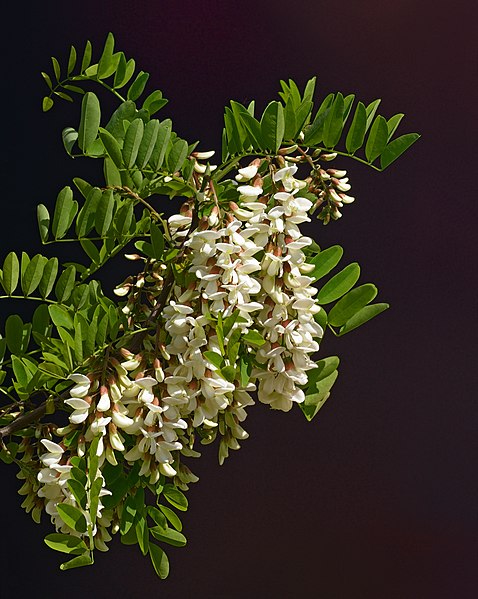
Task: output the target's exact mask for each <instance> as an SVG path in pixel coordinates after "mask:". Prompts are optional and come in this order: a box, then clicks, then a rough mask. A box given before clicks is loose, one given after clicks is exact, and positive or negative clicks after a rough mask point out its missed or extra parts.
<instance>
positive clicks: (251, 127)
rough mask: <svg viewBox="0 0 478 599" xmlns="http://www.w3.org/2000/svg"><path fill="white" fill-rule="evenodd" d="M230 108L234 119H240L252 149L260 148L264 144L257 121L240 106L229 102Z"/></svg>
mask: <svg viewBox="0 0 478 599" xmlns="http://www.w3.org/2000/svg"><path fill="white" fill-rule="evenodd" d="M231 107H232V112H233V113H234V115H235V116H236V118H238V119H240V121H241V123H242V125H243V127H244V129H245V130H246V131H247V134H248V135H249V138H250V142H251V145H252V147H253V148H255V149H260V148H262V146H263V145H264V144H263V141H262V134H261V124H260V123H259V121H258V120H257V119H256V118H254V116H253V115H252V114H251V113H250V112H249V111H248V110H247V109H246V108H245V107H244V106H243V105H242V104H239V103H238V102H234V101H232V100H231ZM284 128H285V121H284Z"/></svg>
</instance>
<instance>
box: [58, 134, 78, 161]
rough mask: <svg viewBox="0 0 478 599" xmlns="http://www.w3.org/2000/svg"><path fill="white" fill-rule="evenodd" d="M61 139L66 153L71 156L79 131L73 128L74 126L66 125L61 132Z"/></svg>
mask: <svg viewBox="0 0 478 599" xmlns="http://www.w3.org/2000/svg"><path fill="white" fill-rule="evenodd" d="M61 139H62V141H63V147H64V148H65V150H66V153H67V154H68V155H69V156H71V151H72V150H73V146H74V145H75V142H76V140H77V139H78V131H76V130H75V129H73V127H66V128H65V129H63V131H62V132H61Z"/></svg>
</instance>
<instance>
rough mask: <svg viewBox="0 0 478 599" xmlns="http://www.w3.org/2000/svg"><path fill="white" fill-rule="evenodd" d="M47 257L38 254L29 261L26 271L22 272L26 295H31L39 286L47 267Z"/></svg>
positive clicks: (23, 287) (23, 288)
mask: <svg viewBox="0 0 478 599" xmlns="http://www.w3.org/2000/svg"><path fill="white" fill-rule="evenodd" d="M47 262H48V260H47V258H45V257H44V256H42V255H40V254H36V256H33V258H32V259H31V260H30V262H29V263H28V266H27V268H26V269H25V272H24V273H23V274H22V281H21V283H22V290H23V294H24V295H25V296H29V295H31V294H32V293H33V292H34V291H35V289H36V288H37V287H38V285H39V283H40V281H41V278H42V276H43V269H44V268H45V265H46V263H47Z"/></svg>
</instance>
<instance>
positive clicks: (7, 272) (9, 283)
mask: <svg viewBox="0 0 478 599" xmlns="http://www.w3.org/2000/svg"><path fill="white" fill-rule="evenodd" d="M19 275H20V263H19V261H18V256H17V255H16V254H15V252H10V253H9V254H8V255H7V257H6V258H5V261H4V263H3V277H2V285H3V288H4V289H5V293H6V294H7V295H12V293H13V292H14V291H15V289H16V288H17V285H18V277H19Z"/></svg>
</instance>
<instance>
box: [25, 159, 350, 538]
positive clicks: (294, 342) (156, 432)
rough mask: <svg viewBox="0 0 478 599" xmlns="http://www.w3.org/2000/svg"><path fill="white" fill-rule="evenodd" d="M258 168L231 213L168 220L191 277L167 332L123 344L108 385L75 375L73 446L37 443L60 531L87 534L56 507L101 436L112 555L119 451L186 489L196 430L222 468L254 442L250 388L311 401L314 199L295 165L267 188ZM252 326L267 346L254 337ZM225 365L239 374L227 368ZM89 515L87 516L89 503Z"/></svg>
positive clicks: (278, 399) (176, 296)
mask: <svg viewBox="0 0 478 599" xmlns="http://www.w3.org/2000/svg"><path fill="white" fill-rule="evenodd" d="M207 157H209V155H208V156H207ZM259 164H260V162H259V161H258V160H255V161H253V162H252V163H251V164H250V165H249V166H247V167H245V168H240V169H239V171H238V173H237V175H236V182H237V186H236V190H237V198H236V200H235V201H231V202H230V203H229V210H224V209H219V208H218V206H217V205H216V206H215V207H214V209H213V210H212V211H211V212H210V215H209V216H208V218H207V219H202V220H201V221H200V223H199V226H197V228H195V230H193V231H192V232H190V231H189V229H190V227H191V223H192V214H191V211H187V210H186V211H184V210H183V211H182V212H181V213H180V214H177V215H174V216H172V217H171V218H169V221H168V225H169V229H170V232H171V234H172V237H173V241H174V242H175V243H176V244H177V246H178V247H181V248H182V252H183V255H184V256H185V257H186V258H187V259H188V260H189V266H188V267H187V269H188V273H190V274H191V275H193V279H192V280H193V283H190V284H188V285H187V286H185V287H182V286H180V285H179V284H177V283H176V284H174V285H173V286H172V289H171V293H170V295H169V299H168V301H167V303H166V305H165V307H164V308H163V310H162V312H161V314H160V316H159V319H160V322H159V323H158V324H160V325H161V328H162V330H163V331H165V335H166V337H165V341H164V342H161V344H160V348H159V349H160V351H159V352H158V354H157V355H155V356H154V359H150V358H147V357H146V354H144V355H142V354H141V353H139V354H137V355H133V354H132V353H130V352H128V351H127V350H125V349H123V350H121V351H122V354H121V357H120V359H119V360H116V359H114V358H110V364H112V365H113V370H114V372H113V374H111V372H110V373H109V374H108V377H107V379H106V380H103V381H101V380H100V378H99V376H96V377H95V376H93V375H92V374H89V373H87V374H80V373H75V374H71V375H70V379H71V380H72V381H73V382H74V386H73V387H72V388H71V389H70V390H69V394H70V397H69V398H68V399H66V400H65V401H64V404H65V405H66V406H67V408H68V410H69V424H68V425H67V426H66V427H63V428H62V429H57V434H58V435H67V434H69V433H71V432H72V431H73V430H78V431H79V436H78V442H77V447H74V448H73V447H72V448H68V447H66V446H65V443H64V442H61V441H60V442H59V443H56V442H54V441H52V440H51V439H42V441H41V442H42V444H43V446H44V447H45V449H46V453H43V454H42V455H41V456H40V460H41V463H42V465H43V468H42V469H41V470H40V472H39V474H38V477H37V479H38V483H39V485H38V488H37V489H36V493H37V495H38V497H39V498H42V499H43V500H44V509H45V511H46V512H47V513H48V514H49V515H50V516H51V520H52V523H53V524H54V525H55V527H56V529H57V531H60V532H63V533H69V534H72V535H76V536H81V535H80V533H78V532H77V531H75V530H73V529H71V528H70V527H69V526H68V525H67V524H66V523H65V522H64V521H63V520H62V517H61V515H60V513H59V512H58V505H59V504H60V503H64V504H70V505H74V506H75V507H77V508H81V506H78V505H77V503H76V501H75V497H74V495H73V494H72V492H71V490H70V489H69V486H68V484H67V482H68V480H69V479H70V472H71V468H72V464H71V459H72V457H73V456H74V455H78V456H79V457H82V456H84V455H85V452H86V448H87V446H88V444H89V443H91V441H92V440H93V439H94V438H95V437H98V436H99V443H98V447H97V451H96V454H97V457H98V459H99V470H98V473H97V475H96V477H97V478H98V477H99V478H101V479H102V483H101V485H102V486H101V491H100V502H99V505H98V518H97V522H96V525H95V528H94V531H93V535H94V542H95V546H96V547H97V548H98V549H100V550H106V549H107V547H106V544H105V542H107V541H109V540H110V539H111V535H110V532H116V531H117V529H118V515H117V514H116V513H115V511H114V510H105V509H103V506H102V504H101V497H104V496H105V495H108V494H110V491H109V490H108V489H107V488H106V487H105V481H104V479H103V477H102V474H101V467H102V465H103V464H105V463H110V464H111V465H113V466H114V465H116V464H117V463H118V462H117V453H120V454H123V459H124V460H126V461H127V462H128V463H130V464H134V463H136V462H138V463H139V464H140V471H139V476H143V477H145V478H146V479H147V480H148V481H149V482H150V483H151V484H154V483H156V482H157V481H158V480H159V478H160V476H161V475H164V476H166V477H170V478H172V479H173V480H174V483H175V484H176V485H177V486H178V487H179V488H183V489H187V484H188V483H190V482H195V481H196V480H197V477H195V476H194V474H192V472H191V471H190V470H189V468H187V466H185V465H183V464H182V463H181V459H180V458H181V455H183V456H186V457H187V456H197V455H199V454H197V452H195V451H194V450H193V449H192V447H193V443H194V434H195V430H197V431H201V433H202V435H201V436H202V438H203V439H204V440H205V441H207V440H208V439H209V440H213V439H214V438H215V437H216V435H217V434H218V433H219V435H220V444H219V461H220V463H222V462H223V461H224V459H225V458H226V457H227V455H228V451H229V449H238V448H239V447H240V445H239V442H240V441H241V440H244V439H246V438H247V437H248V434H247V432H246V431H245V430H244V428H243V427H242V423H243V421H244V420H245V418H246V415H247V413H246V408H247V407H248V406H250V405H252V404H254V401H253V398H252V395H251V393H253V392H256V394H257V399H258V400H259V401H260V402H262V403H264V404H268V405H270V406H271V408H274V409H278V410H282V411H288V410H290V409H291V408H292V406H293V404H294V403H301V402H303V401H304V399H305V396H304V391H303V389H302V387H303V386H304V385H305V384H306V383H307V380H308V376H307V373H308V371H309V370H311V369H313V368H315V367H316V365H315V363H314V361H313V360H312V354H314V353H316V352H317V351H318V349H319V341H320V339H321V338H322V335H323V330H322V328H321V326H320V325H319V324H318V323H317V322H316V320H315V319H314V316H315V315H316V314H317V312H319V311H320V307H319V305H318V304H317V302H316V299H315V295H316V293H317V289H316V288H315V287H314V286H313V285H312V284H313V279H312V278H311V277H310V276H308V274H310V272H311V270H312V269H313V265H311V264H308V263H307V260H306V254H305V252H304V249H305V248H307V246H309V245H310V244H311V243H312V240H311V239H310V238H309V237H306V236H304V235H302V233H301V230H300V225H301V224H302V223H304V222H308V221H310V220H311V219H310V217H309V212H310V211H311V208H312V202H311V201H310V200H309V199H307V198H305V197H301V190H302V189H303V188H304V187H306V185H307V183H306V181H303V180H300V179H297V178H295V177H294V175H295V174H296V172H297V167H296V166H295V165H294V164H291V163H287V162H285V166H284V167H283V168H281V169H279V170H277V171H275V172H274V173H273V175H272V180H273V184H274V189H275V191H273V192H271V193H268V194H264V192H263V187H262V179H261V177H260V176H259V174H258V166H259ZM198 165H199V163H198ZM196 170H197V172H200V170H199V171H198V169H196ZM344 175H345V171H333V172H332V176H333V178H334V180H335V181H336V183H334V185H335V187H337V189H338V191H339V192H344V191H348V189H349V188H350V186H349V185H348V184H347V180H346V179H345V180H344V179H343V177H344ZM332 191H333V192H334V194H335V195H336V196H337V197H336V198H335V196H333V197H332V199H333V200H334V201H335V202H336V206H337V205H338V204H340V205H342V204H343V202H347V198H348V196H345V198H346V199H345V200H344V194H343V193H341V195H340V196H339V195H338V192H336V191H335V190H333V189H332ZM352 199H353V198H350V201H352ZM122 294H123V293H122V289H121V288H118V295H122ZM127 310H128V308H127V306H126V307H125V311H127ZM230 317H234V318H233V319H232V326H230V327H228V328H229V330H227V331H226V334H225V335H224V338H221V336H220V335H219V333H218V328H219V325H218V321H219V320H220V321H221V322H222V323H224V322H225V321H226V320H227V319H228V318H230ZM251 332H254V333H255V335H256V339H257V338H261V343H260V344H259V343H257V344H254V343H253V342H252V343H248V342H247V339H248V338H249V339H250V338H251V337H250V334H251ZM248 335H249V337H248ZM244 340H246V342H245V343H244ZM241 344H242V345H241ZM241 347H242V349H243V351H242V354H241V352H240V349H241ZM244 348H245V351H246V352H247V354H248V355H250V356H251V358H252V357H253V358H255V360H254V364H253V365H252V367H251V364H252V360H250V361H249V366H248V365H247V364H245V362H244V358H243V357H242V358H241V355H242V356H244ZM214 358H217V359H214ZM221 362H222V363H221ZM246 362H247V361H246ZM227 367H230V368H229V372H232V373H233V374H232V376H225V375H224V368H227ZM247 368H249V370H248V372H247V376H242V375H241V374H240V373H242V372H243V371H245V370H247ZM86 507H87V508H88V505H87V506H86ZM82 511H83V512H84V514H85V518H86V519H87V521H88V518H89V515H88V509H82ZM108 529H110V532H109V531H108ZM86 534H87V533H85V536H86Z"/></svg>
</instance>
